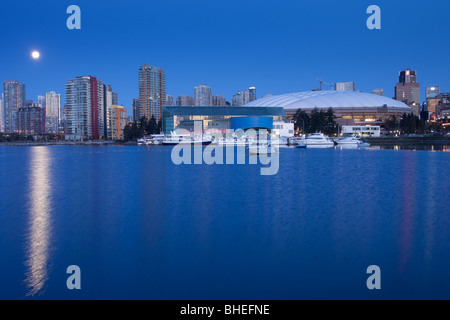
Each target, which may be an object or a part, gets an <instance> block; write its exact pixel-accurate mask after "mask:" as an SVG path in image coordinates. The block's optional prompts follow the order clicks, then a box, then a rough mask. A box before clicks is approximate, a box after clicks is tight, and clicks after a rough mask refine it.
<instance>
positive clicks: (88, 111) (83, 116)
mask: <svg viewBox="0 0 450 320" xmlns="http://www.w3.org/2000/svg"><path fill="white" fill-rule="evenodd" d="M66 107H67V115H66V122H65V127H66V132H65V134H66V139H70V140H80V139H84V138H87V139H99V138H100V136H103V135H104V132H105V101H104V85H103V82H102V81H101V80H100V79H97V78H95V77H92V76H81V77H77V78H75V79H70V80H69V81H67V83H66Z"/></svg>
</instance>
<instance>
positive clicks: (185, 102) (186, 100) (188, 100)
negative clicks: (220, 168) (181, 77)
mask: <svg viewBox="0 0 450 320" xmlns="http://www.w3.org/2000/svg"><path fill="white" fill-rule="evenodd" d="M193 105H194V99H193V98H192V97H191V96H186V95H183V96H179V97H178V98H177V106H178V107H190V106H193Z"/></svg>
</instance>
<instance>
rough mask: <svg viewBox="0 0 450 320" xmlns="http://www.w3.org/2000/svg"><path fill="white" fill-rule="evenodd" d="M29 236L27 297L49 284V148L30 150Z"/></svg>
mask: <svg viewBox="0 0 450 320" xmlns="http://www.w3.org/2000/svg"><path fill="white" fill-rule="evenodd" d="M30 163H31V167H30V172H31V178H30V192H31V193H30V210H29V220H28V223H29V233H28V234H29V236H28V238H27V248H26V260H25V266H26V270H27V271H26V274H25V276H26V279H25V284H26V287H27V295H28V296H34V295H36V294H40V293H42V291H43V289H44V286H45V283H46V281H47V280H48V263H49V245H50V238H51V219H50V212H49V211H50V186H51V182H50V177H49V176H50V174H49V171H50V167H51V157H50V156H49V151H48V148H47V147H34V148H32V150H31V161H30Z"/></svg>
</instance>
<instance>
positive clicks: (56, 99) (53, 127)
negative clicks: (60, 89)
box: [45, 91, 61, 133]
mask: <svg viewBox="0 0 450 320" xmlns="http://www.w3.org/2000/svg"><path fill="white" fill-rule="evenodd" d="M45 114H46V124H45V129H46V131H47V133H59V126H60V122H61V95H60V94H56V93H55V91H50V92H47V93H46V94H45Z"/></svg>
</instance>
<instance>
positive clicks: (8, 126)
mask: <svg viewBox="0 0 450 320" xmlns="http://www.w3.org/2000/svg"><path fill="white" fill-rule="evenodd" d="M24 105H25V85H24V84H22V83H19V82H18V81H17V80H7V81H5V82H4V83H3V131H4V132H7V133H12V132H15V131H16V123H17V121H16V114H17V111H18V110H19V108H22V107H23V106H24Z"/></svg>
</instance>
